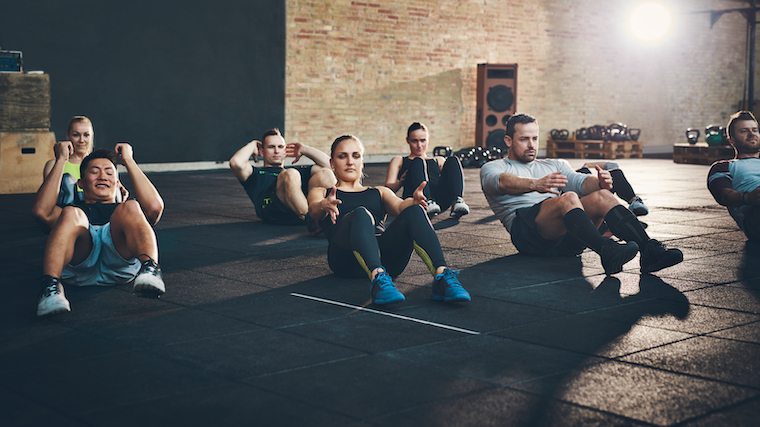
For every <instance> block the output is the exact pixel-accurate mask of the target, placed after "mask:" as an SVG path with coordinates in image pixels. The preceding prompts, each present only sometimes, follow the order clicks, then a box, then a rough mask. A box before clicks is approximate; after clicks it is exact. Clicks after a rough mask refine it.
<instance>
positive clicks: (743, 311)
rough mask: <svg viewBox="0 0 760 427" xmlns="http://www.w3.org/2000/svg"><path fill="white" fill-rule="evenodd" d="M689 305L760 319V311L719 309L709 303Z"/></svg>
mask: <svg viewBox="0 0 760 427" xmlns="http://www.w3.org/2000/svg"><path fill="white" fill-rule="evenodd" d="M689 305H690V306H698V307H705V308H713V309H716V310H726V311H731V312H734V313H741V314H752V315H755V316H758V318H760V311H747V310H740V309H738V308H728V307H718V306H715V305H710V304H709V303H708V302H692V301H689ZM749 323H752V322H749Z"/></svg>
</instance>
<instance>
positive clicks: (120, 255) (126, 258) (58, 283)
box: [37, 142, 165, 316]
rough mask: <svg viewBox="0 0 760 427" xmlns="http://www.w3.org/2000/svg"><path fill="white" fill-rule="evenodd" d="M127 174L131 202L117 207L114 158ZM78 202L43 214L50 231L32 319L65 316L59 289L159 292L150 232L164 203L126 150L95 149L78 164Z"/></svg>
mask: <svg viewBox="0 0 760 427" xmlns="http://www.w3.org/2000/svg"><path fill="white" fill-rule="evenodd" d="M117 155H118V156H119V157H120V158H121V162H122V164H123V165H124V167H125V168H126V169H127V172H128V173H129V178H130V180H131V182H132V185H133V190H134V196H135V197H136V200H127V201H126V202H123V203H119V202H117V200H116V198H117V194H118V193H119V191H120V190H119V188H120V183H119V178H118V174H117V171H116V156H117ZM80 173H81V178H80V179H79V181H77V184H78V185H79V187H80V188H81V189H82V197H83V200H81V201H77V202H75V204H73V205H68V206H65V207H63V208H61V207H60V206H57V205H53V207H52V208H51V213H50V215H45V218H47V221H49V222H48V223H46V224H44V225H45V226H46V227H48V228H49V229H50V230H51V231H50V236H49V237H48V240H47V243H46V244H45V253H44V256H43V260H42V274H43V275H44V278H43V283H42V295H41V296H40V299H39V302H38V304H37V315H38V316H47V315H50V314H55V313H61V312H66V311H71V307H70V304H69V301H68V300H67V299H66V297H65V295H64V290H63V284H66V285H67V286H68V285H72V286H113V285H120V284H126V283H130V282H132V283H133V290H134V291H135V292H138V293H141V294H144V295H159V294H162V293H164V291H165V286H164V282H163V279H162V277H161V268H160V267H159V266H158V243H157V241H156V234H155V232H154V231H153V225H155V224H156V223H157V222H158V220H159V219H160V218H161V214H162V213H163V210H164V201H163V199H162V198H161V196H160V195H159V194H158V190H156V187H154V186H153V184H152V183H151V182H150V180H149V179H148V177H146V176H145V174H144V173H143V172H142V171H141V170H140V168H139V167H138V166H137V163H136V162H135V160H134V158H133V152H132V146H130V145H129V144H127V143H125V142H120V143H118V144H116V148H115V153H114V152H113V151H111V150H106V149H99V150H95V151H94V152H93V153H92V154H90V155H88V156H87V157H85V158H84V160H82V164H81V167H80Z"/></svg>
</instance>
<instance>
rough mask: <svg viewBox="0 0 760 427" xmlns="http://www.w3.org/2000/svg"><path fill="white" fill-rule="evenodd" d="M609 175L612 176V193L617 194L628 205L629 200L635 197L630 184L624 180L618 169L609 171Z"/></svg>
mask: <svg viewBox="0 0 760 427" xmlns="http://www.w3.org/2000/svg"><path fill="white" fill-rule="evenodd" d="M610 175H611V176H612V192H613V193H615V194H617V195H618V196H619V197H620V198H621V199H623V200H625V201H626V202H629V203H630V202H631V200H633V198H634V197H636V192H634V191H633V187H631V183H629V182H628V180H627V179H625V175H623V171H621V170H620V169H613V170H611V171H610Z"/></svg>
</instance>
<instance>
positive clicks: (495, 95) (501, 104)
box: [486, 85, 515, 113]
mask: <svg viewBox="0 0 760 427" xmlns="http://www.w3.org/2000/svg"><path fill="white" fill-rule="evenodd" d="M514 102H515V95H514V94H513V93H512V89H511V88H509V87H508V86H504V85H498V86H494V87H492V88H491V89H490V90H489V91H488V95H486V103H488V107H489V108H490V109H492V110H493V111H496V112H498V113H501V112H503V111H507V110H509V109H510V108H512V103H514Z"/></svg>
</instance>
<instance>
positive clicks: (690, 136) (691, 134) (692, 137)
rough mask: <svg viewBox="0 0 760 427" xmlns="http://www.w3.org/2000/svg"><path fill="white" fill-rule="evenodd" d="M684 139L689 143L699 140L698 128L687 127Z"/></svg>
mask: <svg viewBox="0 0 760 427" xmlns="http://www.w3.org/2000/svg"><path fill="white" fill-rule="evenodd" d="M686 140H687V141H689V144H696V143H697V141H698V140H699V129H695V128H687V129H686Z"/></svg>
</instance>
